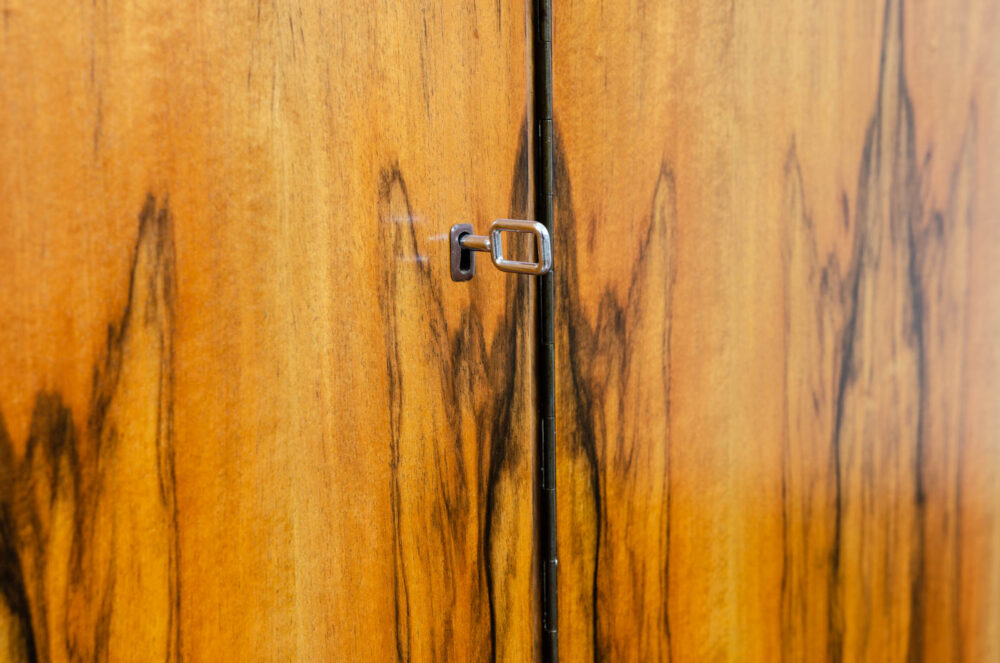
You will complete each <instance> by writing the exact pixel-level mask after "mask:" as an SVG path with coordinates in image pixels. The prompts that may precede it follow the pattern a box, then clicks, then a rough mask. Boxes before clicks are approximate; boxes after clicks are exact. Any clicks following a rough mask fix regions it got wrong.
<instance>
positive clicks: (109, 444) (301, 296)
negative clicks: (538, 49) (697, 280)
mask: <svg viewBox="0 0 1000 663" xmlns="http://www.w3.org/2000/svg"><path fill="white" fill-rule="evenodd" d="M525 17H526V9H525V6H524V5H523V3H521V2H506V1H505V2H500V3H479V4H471V3H470V4H465V5H463V6H462V7H461V8H456V7H455V6H452V5H449V4H448V3H435V2H431V3H375V4H372V3H367V2H352V3H334V4H330V3H325V2H311V1H308V2H274V3H262V2H231V3H190V2H162V1H160V0H143V1H141V2H130V3H125V2H114V1H110V2H96V3H93V4H91V3H82V4H81V3H75V2H63V1H57V0H47V1H43V2H7V3H5V4H4V7H3V9H2V17H0V18H2V25H0V80H2V85H0V272H2V278H0V310H2V311H3V322H2V324H0V417H2V418H0V535H2V536H0V589H2V598H3V601H0V658H2V659H3V660H13V661H18V660H51V661H63V660H142V661H154V660H168V661H169V660H178V659H180V658H184V659H186V660H191V661H223V660H233V661H243V660H303V661H320V660H392V659H396V660H442V661H472V660H477V661H478V660H493V659H496V660H512V661H525V660H530V659H531V657H532V653H533V639H534V636H533V633H534V603H533V592H534V588H533V584H534V583H533V562H532V529H533V522H532V494H533V493H532V484H531V482H532V479H531V477H532V474H533V471H532V468H533V461H532V453H533V452H532V449H533V442H532V441H533V439H534V431H533V423H532V421H533V414H532V412H533V393H532V386H531V348H532V340H531V330H532V329H533V325H532V320H531V317H532V316H531V310H532V307H531V297H530V296H529V295H530V292H529V287H530V285H529V281H528V280H527V279H526V278H517V277H514V276H507V275H502V274H500V273H498V272H496V271H495V270H492V269H489V268H485V269H481V270H480V274H479V275H478V276H477V277H476V279H475V281H473V282H472V283H468V284H455V283H452V282H451V281H450V280H448V259H447V256H448V247H447V232H448V228H449V227H450V226H451V225H452V224H453V223H456V222H459V221H468V222H472V223H474V224H476V226H477V227H480V226H483V227H484V226H485V225H486V224H488V223H489V221H490V220H492V219H493V218H495V217H500V216H511V217H523V216H524V215H527V214H530V209H528V206H529V205H530V203H529V202H528V201H530V200H531V198H532V195H531V184H530V178H529V175H530V173H529V164H530V162H531V159H530V153H529V146H528V142H527V140H528V136H527V131H526V127H528V126H530V117H529V116H528V115H527V113H528V110H527V109H528V108H529V107H530V102H529V98H528V81H529V80H530V79H531V76H530V69H529V65H528V59H527V54H526V44H527V43H528V38H529V35H528V33H527V31H526V30H527V28H526V22H525Z"/></svg>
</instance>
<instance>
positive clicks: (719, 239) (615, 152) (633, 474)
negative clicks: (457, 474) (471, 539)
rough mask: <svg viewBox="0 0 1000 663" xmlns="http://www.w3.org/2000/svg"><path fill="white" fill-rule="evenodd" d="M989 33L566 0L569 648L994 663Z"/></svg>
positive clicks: (901, 22) (809, 10)
mask: <svg viewBox="0 0 1000 663" xmlns="http://www.w3.org/2000/svg"><path fill="white" fill-rule="evenodd" d="M997 34H1000V5H998V4H997V3H996V2H993V1H992V0H988V1H982V2H980V1H975V0H969V1H966V2H958V3H946V2H932V3H916V2H905V3H901V2H899V1H897V0H887V2H885V3H879V4H878V5H876V4H875V3H869V2H846V3H845V2H819V3H797V2H771V3H765V4H760V3H757V4H749V5H748V4H741V3H735V4H734V3H729V2H702V3H684V2H639V3H576V2H573V3H565V4H557V6H556V8H555V25H554V81H555V123H556V131H557V143H558V144H557V151H556V205H557V211H556V221H555V227H556V234H555V250H556V254H557V256H558V263H557V270H558V271H557V302H558V304H557V306H558V320H557V330H558V332H557V334H558V335H557V344H556V348H557V358H556V363H557V372H558V376H559V378H558V384H559V387H560V389H559V392H558V394H557V408H558V418H557V420H558V440H559V443H558V458H559V473H558V495H559V507H558V508H559V553H560V584H559V587H560V627H561V634H560V649H561V653H562V656H563V659H564V660H567V661H584V660H600V661H667V660H678V661H705V660H732V661H775V660H787V661H820V660H850V661H889V660H892V661H900V660H927V661H946V660H947V661H959V660H966V661H987V660H996V659H997V658H998V657H1000V433H998V431H1000V410H998V407H997V405H998V403H1000V353H998V349H997V348H998V345H997V343H996V339H997V337H998V335H1000V271H998V267H997V265H998V259H1000V221H998V216H997V210H998V209H1000V157H998V156H997V155H998V154H1000V120H998V118H1000V104H998V102H1000V40H997V38H996V36H997Z"/></svg>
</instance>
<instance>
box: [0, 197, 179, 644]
mask: <svg viewBox="0 0 1000 663" xmlns="http://www.w3.org/2000/svg"><path fill="white" fill-rule="evenodd" d="M173 270H174V249H173V239H172V230H171V218H170V212H169V210H168V208H167V206H166V203H165V202H163V203H160V204H158V203H157V201H156V199H155V198H154V197H153V196H152V195H150V196H149V197H148V198H147V200H146V202H145V204H144V205H143V208H142V212H141V213H140V214H139V233H138V241H137V244H136V246H135V249H134V254H133V257H132V267H131V270H130V275H129V286H128V299H127V304H126V307H125V310H124V311H123V312H122V314H121V316H120V318H119V319H118V320H116V321H115V322H113V323H111V324H109V326H108V334H107V345H106V353H105V357H104V361H103V362H102V363H101V364H100V365H98V366H97V367H95V368H94V380H93V392H92V396H91V400H90V408H89V411H88V412H87V413H86V415H85V418H84V419H83V420H82V421H78V420H77V419H75V418H74V414H73V412H72V411H71V410H70V409H69V408H68V407H67V406H66V405H65V403H64V401H63V398H62V397H61V396H60V395H59V393H57V392H42V393H39V394H37V396H36V397H35V406H34V410H33V413H32V416H31V424H30V432H29V435H28V440H27V443H26V445H25V449H26V451H25V452H24V455H23V457H20V458H19V457H18V456H17V454H16V452H15V450H14V449H15V448H14V446H13V444H12V441H11V440H10V438H9V435H8V434H7V433H6V428H5V427H0V428H2V429H3V434H2V435H0V461H2V463H3V468H2V470H0V472H2V476H3V479H4V480H3V481H2V482H0V486H2V487H3V492H2V495H0V500H2V511H0V512H2V515H3V518H4V523H3V527H2V529H3V532H4V539H5V544H6V545H5V548H6V549H7V557H6V559H5V561H4V565H5V567H10V568H12V570H11V571H9V574H10V576H11V577H12V578H13V579H14V581H15V584H14V586H13V587H10V589H9V590H8V591H5V596H6V597H7V604H8V608H9V609H10V610H11V612H13V613H14V614H15V615H18V616H20V619H21V622H22V624H24V627H23V628H22V631H23V633H22V634H21V637H22V638H23V645H21V646H20V647H18V648H19V649H21V650H22V651H23V652H24V659H25V660H35V657H36V655H37V658H38V660H43V661H48V660H61V659H64V658H69V659H88V660H91V659H92V660H106V659H108V658H115V657H121V656H123V655H124V654H125V652H127V651H131V647H130V645H129V644H128V642H129V640H128V639H129V638H133V637H136V638H141V642H143V643H144V655H147V656H148V657H149V660H156V661H160V660H163V661H173V660H176V659H177V656H178V651H179V649H178V648H179V631H178V619H179V614H178V611H179V606H180V595H179V592H180V588H179V580H178V574H177V565H178V549H177V534H176V528H177V506H176V500H175V497H174V483H175V478H174V460H173V448H172V447H173V439H172V432H171V420H172V411H173V402H172V399H173V369H172V350H171V339H172V336H173V302H174V277H173ZM136 519H140V520H141V522H142V526H141V527H135V526H134V525H135V522H136ZM136 596H142V597H143V604H142V606H141V608H140V606H137V605H136V604H135V597H136ZM25 601H26V604H27V605H25V603H24V602H25ZM25 607H27V608H28V613H30V620H26V619H25V616H26V615H25Z"/></svg>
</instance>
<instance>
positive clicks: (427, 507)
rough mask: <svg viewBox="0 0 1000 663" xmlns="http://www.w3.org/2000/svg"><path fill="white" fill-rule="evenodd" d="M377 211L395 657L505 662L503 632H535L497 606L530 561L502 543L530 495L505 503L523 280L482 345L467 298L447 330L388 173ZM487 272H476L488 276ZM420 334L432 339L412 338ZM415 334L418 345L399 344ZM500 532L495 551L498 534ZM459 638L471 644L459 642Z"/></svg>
mask: <svg viewBox="0 0 1000 663" xmlns="http://www.w3.org/2000/svg"><path fill="white" fill-rule="evenodd" d="M525 126H526V125H524V126H522V131H521V132H520V135H521V141H520V145H519V146H518V155H517V157H516V158H515V161H514V164H515V172H514V174H513V181H512V188H511V201H510V210H509V213H510V215H511V216H513V217H515V218H523V217H524V216H525V215H526V214H527V212H528V209H527V202H528V199H529V192H530V188H529V179H528V175H529V173H528V153H527V145H528V143H527V133H526V128H525ZM379 208H380V213H379V218H380V222H379V228H380V231H381V232H382V233H383V235H382V244H383V245H384V246H385V247H387V254H388V255H389V256H392V259H391V260H387V261H386V262H385V264H384V270H383V273H382V283H381V299H382V307H383V308H382V316H383V323H384V328H385V334H386V339H385V343H386V347H387V348H390V354H389V356H388V357H387V360H386V369H387V372H388V378H389V385H390V408H391V411H390V412H391V424H392V425H391V432H392V437H391V440H390V455H391V458H392V496H393V511H392V514H393V515H392V517H393V550H394V557H395V579H394V583H395V588H396V593H395V612H396V658H397V660H400V661H409V660H491V661H495V660H511V657H512V653H511V652H509V651H507V649H506V648H505V644H506V643H507V642H509V641H510V640H511V639H512V636H511V631H512V630H523V629H524V628H525V627H526V626H530V625H531V624H533V616H532V613H531V612H515V611H511V610H509V609H508V608H506V606H510V605H511V604H512V603H514V604H517V603H518V600H519V598H520V599H522V600H523V598H525V597H517V596H516V593H517V592H518V590H520V589H521V587H520V586H518V585H513V586H512V585H511V580H513V579H514V578H515V577H516V576H517V575H518V574H519V573H521V574H523V573H526V572H528V567H527V566H525V565H524V561H526V560H530V559H531V552H530V551H531V549H532V544H531V542H530V541H520V542H519V545H520V546H523V548H522V552H524V553H527V554H526V555H524V554H522V555H520V556H518V557H514V556H512V555H511V554H510V551H509V548H508V547H507V546H509V545H511V537H514V540H515V541H517V534H518V532H517V527H516V524H517V523H516V520H515V519H513V518H512V515H515V516H516V515H517V512H518V511H521V512H522V513H523V512H527V510H526V509H524V508H522V507H518V506H517V502H519V501H526V502H527V503H530V502H531V499H532V498H531V495H530V493H524V494H521V495H520V496H519V497H514V495H512V494H511V491H512V490H518V487H519V486H523V485H524V484H525V480H526V479H528V478H530V476H531V470H530V467H531V462H532V461H531V458H532V448H533V443H532V441H531V439H529V438H526V437H525V436H524V435H523V434H521V432H520V431H522V430H523V427H522V425H521V424H519V423H518V422H519V420H523V419H524V418H527V417H530V416H531V414H530V413H531V409H530V404H531V400H530V392H529V391H527V390H525V389H523V388H519V386H522V387H523V385H524V384H525V382H526V380H527V379H528V376H527V374H526V373H525V371H526V370H527V369H529V366H528V365H527V364H526V362H525V361H524V358H525V357H527V356H530V352H531V350H530V347H531V346H530V341H531V339H530V337H529V333H528V331H527V330H529V329H531V318H530V310H529V307H530V302H531V300H530V296H529V282H528V280H527V279H526V278H515V277H510V278H508V279H507V283H506V285H505V293H504V304H503V306H504V311H505V316H504V318H503V320H502V322H501V323H500V326H499V328H498V330H497V331H496V333H495V336H494V337H493V341H492V343H490V344H489V345H488V344H487V342H486V339H485V336H484V332H483V329H482V327H481V325H480V323H479V320H480V315H479V314H478V313H477V311H476V309H477V307H478V304H477V303H476V302H475V301H473V303H472V305H471V307H470V309H469V310H468V311H466V312H465V313H464V314H463V315H462V317H461V320H460V322H459V324H458V326H457V328H455V329H451V328H449V327H448V325H447V324H446V323H445V322H444V320H445V319H446V317H445V314H444V311H443V303H442V301H441V298H440V296H439V294H438V293H439V292H440V290H441V288H443V287H449V286H448V284H442V283H440V282H439V281H438V278H440V277H439V276H437V275H435V274H434V273H432V272H431V271H430V269H429V267H428V258H427V254H426V250H425V248H424V247H422V246H421V245H420V242H419V240H418V238H417V234H416V233H415V232H414V225H415V224H418V223H419V222H420V221H419V220H418V219H416V218H415V217H414V214H413V205H412V203H411V201H410V196H409V193H408V191H407V187H406V182H405V179H404V176H403V174H402V172H401V171H400V169H399V168H398V166H396V165H392V166H390V167H388V168H386V169H385V170H384V171H383V174H382V186H381V188H380V191H379ZM491 269H492V268H491V267H490V266H489V265H488V263H486V262H485V261H483V263H482V264H481V265H480V270H481V271H483V272H486V274H488V275H490V271H488V270H491ZM451 287H462V286H459V285H455V286H451ZM428 326H429V330H430V333H427V332H423V333H422V334H417V331H418V330H422V329H426V328H427V327H428ZM415 336H416V337H419V338H422V339H423V340H424V343H423V345H422V346H420V347H413V345H412V344H410V345H409V346H407V344H406V343H405V342H404V341H403V339H410V338H414V337H415ZM424 401H428V402H431V403H433V402H443V403H454V404H455V405H456V407H455V408H454V409H447V410H445V411H444V413H443V414H444V416H445V417H446V420H444V421H440V420H435V419H433V418H431V419H429V418H428V417H427V415H426V412H427V410H428V408H426V407H421V406H420V403H422V402H424ZM470 424H475V425H476V428H475V430H476V434H475V435H474V436H471V437H470V436H467V435H465V434H464V431H466V430H468V427H469V426H470ZM501 493H502V494H501ZM512 505H513V506H514V507H515V508H514V509H513V514H512V513H511V512H510V510H511V507H512ZM498 529H501V531H502V534H503V539H501V540H502V541H504V542H505V543H504V546H497V540H496V539H495V538H494V533H495V532H496V531H497V530H498ZM519 558H520V559H519ZM498 605H499V606H500V609H498ZM529 605H530V604H529ZM524 607H528V606H527V605H525V606H524ZM531 628H533V627H531ZM455 632H468V633H470V634H471V635H472V637H471V638H469V639H468V641H467V642H463V640H461V639H456V638H454V637H453V634H454V633H455ZM414 633H418V634H419V637H418V638H415V637H414ZM467 647H470V648H467Z"/></svg>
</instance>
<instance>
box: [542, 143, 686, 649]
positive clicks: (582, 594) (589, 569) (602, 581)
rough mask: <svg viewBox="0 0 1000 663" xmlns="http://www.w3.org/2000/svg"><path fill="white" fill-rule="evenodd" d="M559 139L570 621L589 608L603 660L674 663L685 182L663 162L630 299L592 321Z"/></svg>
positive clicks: (603, 301)
mask: <svg viewBox="0 0 1000 663" xmlns="http://www.w3.org/2000/svg"><path fill="white" fill-rule="evenodd" d="M560 141H561V139H560V138H559V134H558V133H557V139H556V161H555V164H556V168H555V175H556V176H555V182H556V187H555V193H556V210H557V212H556V242H557V243H558V244H559V245H560V246H563V247H567V249H566V250H565V251H564V252H563V253H562V255H563V256H564V259H563V262H562V264H561V266H560V269H559V270H558V271H557V279H556V288H557V302H559V304H558V306H559V312H558V315H557V318H558V320H559V322H560V323H561V324H560V325H559V326H558V327H557V342H558V344H559V347H562V348H565V350H564V352H565V355H564V356H565V357H566V361H565V363H563V364H562V367H563V372H562V373H561V374H560V375H559V384H560V386H561V389H560V392H559V394H558V400H559V402H560V411H561V412H562V413H563V417H562V418H561V419H560V422H559V425H560V429H561V431H560V436H561V439H562V440H563V443H562V445H561V446H560V448H559V459H560V460H559V464H560V468H567V472H566V474H568V480H569V481H570V482H571V486H572V492H573V494H574V498H575V499H574V500H573V501H572V502H570V504H569V505H566V506H562V505H561V506H560V508H561V509H563V512H564V513H566V512H567V511H568V512H569V514H570V515H568V516H566V517H565V521H564V522H565V526H567V527H568V532H567V534H565V535H563V537H562V538H563V541H568V545H565V546H564V547H563V551H562V552H561V553H560V559H561V563H562V566H563V567H564V568H567V567H568V568H569V577H571V578H573V579H574V583H573V584H572V585H571V586H570V587H569V589H565V590H564V593H568V594H571V595H572V596H573V598H572V600H571V602H570V604H569V605H570V606H571V607H570V609H569V610H564V613H563V614H564V615H565V617H564V618H565V619H568V620H570V621H571V622H572V620H574V619H576V620H579V619H580V618H581V617H583V615H581V614H580V612H578V611H576V610H573V608H574V607H576V606H577V605H579V604H580V603H583V604H585V605H589V606H590V613H589V615H586V619H587V622H588V623H589V629H590V634H589V637H590V638H591V639H592V643H593V651H594V657H595V660H615V661H617V660H625V659H633V658H634V659H637V660H667V659H669V647H670V641H669V632H670V619H669V606H668V605H667V604H666V603H662V602H660V603H657V602H655V601H654V602H649V601H648V600H647V597H648V596H651V595H652V596H665V595H666V594H667V593H668V585H669V580H668V578H669V545H670V490H669V484H670V460H669V449H670V444H669V440H670V435H669V428H668V427H667V422H669V410H670V328H671V325H670V296H671V291H672V281H673V269H674V265H673V261H672V260H671V253H670V251H671V249H670V246H671V240H672V237H673V235H674V233H675V226H676V203H675V199H676V191H675V183H674V178H673V175H672V173H671V171H670V168H669V167H668V166H667V164H665V163H664V164H661V167H660V172H659V173H658V176H657V178H656V181H655V183H654V186H653V197H652V201H651V202H650V206H649V212H648V214H647V215H646V216H645V217H643V218H639V219H634V220H631V221H632V229H633V233H634V236H636V237H637V238H638V245H637V246H636V247H635V248H634V252H633V253H632V254H631V256H630V261H631V265H630V271H629V273H628V277H627V283H628V286H627V290H626V291H625V293H624V296H623V298H622V299H621V300H620V299H619V298H618V297H616V295H615V293H614V292H613V291H612V290H610V289H609V290H607V291H605V292H603V293H602V294H601V295H600V297H599V298H598V300H597V301H598V302H599V306H598V313H597V319H596V323H594V324H593V325H592V324H591V323H590V322H589V321H588V319H587V318H586V317H585V316H583V315H582V314H581V311H582V304H583V302H582V301H581V299H582V297H583V295H582V294H581V293H580V290H579V288H578V285H577V284H578V283H579V276H580V275H579V267H578V266H577V259H576V255H575V252H574V247H576V246H577V245H578V242H579V241H581V240H580V239H579V238H578V237H577V229H578V227H579V224H577V223H576V220H575V219H574V217H573V209H574V206H573V200H572V185H571V182H570V180H569V176H568V173H567V170H566V166H565V154H564V153H563V152H562V150H561V145H560ZM595 225H596V226H597V227H600V226H601V220H597V221H596V223H595ZM561 480H562V479H561ZM636 541H642V542H643V545H642V546H638V545H636ZM650 546H654V549H650ZM620 576H624V578H627V580H628V581H627V582H624V583H623V582H621V580H620ZM581 580H585V582H582V583H581V582H580V581H581ZM600 606H614V609H601V608H600ZM578 628H579V626H576V627H575V629H574V630H576V629H578ZM630 629H638V632H639V633H641V634H642V637H641V639H640V640H638V641H633V642H626V641H623V640H620V639H618V638H616V637H615V634H616V633H618V632H621V631H623V630H630Z"/></svg>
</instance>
